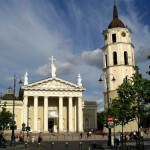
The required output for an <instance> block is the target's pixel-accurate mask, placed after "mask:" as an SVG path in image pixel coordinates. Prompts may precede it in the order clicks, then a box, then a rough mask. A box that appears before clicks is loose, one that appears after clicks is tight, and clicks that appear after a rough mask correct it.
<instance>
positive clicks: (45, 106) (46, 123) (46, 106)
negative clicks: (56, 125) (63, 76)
mask: <svg viewBox="0 0 150 150" xmlns="http://www.w3.org/2000/svg"><path fill="white" fill-rule="evenodd" d="M44 131H46V132H47V131H48V97H47V96H45V97H44Z"/></svg>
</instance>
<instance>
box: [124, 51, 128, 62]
mask: <svg viewBox="0 0 150 150" xmlns="http://www.w3.org/2000/svg"><path fill="white" fill-rule="evenodd" d="M124 64H125V65H128V53H127V51H125V52H124Z"/></svg>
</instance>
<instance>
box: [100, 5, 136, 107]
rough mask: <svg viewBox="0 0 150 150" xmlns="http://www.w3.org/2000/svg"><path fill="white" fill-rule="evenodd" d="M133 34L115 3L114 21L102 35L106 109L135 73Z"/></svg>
mask: <svg viewBox="0 0 150 150" xmlns="http://www.w3.org/2000/svg"><path fill="white" fill-rule="evenodd" d="M131 33H132V32H131V30H130V29H129V28H128V27H127V26H125V25H124V23H123V22H122V21H121V20H120V19H119V17H118V11H117V6H116V4H115V3H114V8H113V19H112V21H111V22H110V23H109V25H108V28H107V29H106V30H105V31H103V33H102V34H103V36H104V46H103V47H102V50H103V72H104V81H105V86H104V87H105V90H104V98H105V108H107V107H109V104H110V103H111V100H112V99H114V98H115V97H116V96H117V91H116V89H117V88H118V86H119V85H121V84H122V83H123V80H124V78H125V77H128V78H130V77H131V76H132V75H133V73H134V66H135V62H134V46H133V44H132V41H131ZM112 79H115V81H112Z"/></svg>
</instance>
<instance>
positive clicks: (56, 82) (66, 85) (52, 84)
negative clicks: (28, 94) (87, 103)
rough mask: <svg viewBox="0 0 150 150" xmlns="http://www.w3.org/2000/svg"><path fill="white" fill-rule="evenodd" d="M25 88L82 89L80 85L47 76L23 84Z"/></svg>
mask: <svg viewBox="0 0 150 150" xmlns="http://www.w3.org/2000/svg"><path fill="white" fill-rule="evenodd" d="M23 89H25V90H65V91H66V90H71V91H74V90H75V91H84V90H85V89H84V88H83V87H82V86H79V85H77V84H74V83H71V82H68V81H65V80H62V79H59V78H56V77H55V78H47V79H44V80H40V81H37V82H34V83H31V84H28V85H26V86H23Z"/></svg>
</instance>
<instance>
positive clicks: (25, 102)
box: [23, 96, 28, 126]
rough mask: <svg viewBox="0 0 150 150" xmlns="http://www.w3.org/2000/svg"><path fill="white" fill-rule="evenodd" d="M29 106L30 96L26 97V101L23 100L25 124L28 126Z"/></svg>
mask: <svg viewBox="0 0 150 150" xmlns="http://www.w3.org/2000/svg"><path fill="white" fill-rule="evenodd" d="M27 104H28V96H24V100H23V123H25V124H26V126H27V119H28V118H27V116H28V115H27V108H28V107H27Z"/></svg>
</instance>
